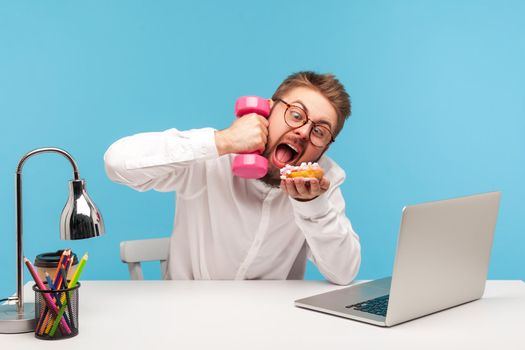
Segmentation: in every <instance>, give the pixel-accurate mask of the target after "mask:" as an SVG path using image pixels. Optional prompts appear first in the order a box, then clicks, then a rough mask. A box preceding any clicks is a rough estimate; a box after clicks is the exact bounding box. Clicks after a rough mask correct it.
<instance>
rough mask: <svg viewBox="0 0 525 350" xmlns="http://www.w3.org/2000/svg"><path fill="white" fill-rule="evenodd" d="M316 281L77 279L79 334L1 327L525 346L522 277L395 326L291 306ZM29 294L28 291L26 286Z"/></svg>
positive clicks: (235, 339) (19, 343)
mask: <svg viewBox="0 0 525 350" xmlns="http://www.w3.org/2000/svg"><path fill="white" fill-rule="evenodd" d="M336 288H340V287H338V286H334V285H331V284H328V283H326V282H321V281H242V282H234V281H83V282H82V287H81V288H80V311H79V320H80V322H79V335H78V336H76V337H74V338H71V339H67V340H60V341H44V340H39V339H36V338H34V333H25V334H15V335H10V334H0V349H2V350H4V349H5V350H8V349H9V350H14V349H24V350H27V349H53V350H57V349H68V350H71V349H73V350H81V349H87V350H98V349H113V350H117V349H148V350H153V349H174V350H175V349H176V350H182V349H228V350H229V349H243V350H251V349H301V350H302V349H317V350H320V349H330V350H331V349H345V350H349V349H355V350H361V349H418V350H420V349H491V350H497V349H506V350H507V349H525V337H524V336H523V334H524V333H525V321H524V320H525V317H524V316H525V283H524V282H523V281H489V282H488V283H487V287H486V290H485V295H484V297H483V298H482V299H481V300H478V301H475V302H472V303H468V304H465V305H462V306H459V307H456V308H453V309H450V310H447V311H444V312H440V313H437V314H434V315H430V316H427V317H424V318H421V319H418V320H415V321H411V322H408V323H404V324H401V325H398V326H395V327H393V328H381V327H376V326H372V325H368V324H364V323H359V322H355V321H351V320H347V319H344V318H339V317H334V316H329V315H325V314H321V313H317V312H313V311H309V310H304V309H300V308H296V307H294V305H293V301H294V300H295V299H299V298H302V297H305V296H309V295H312V294H316V293H321V292H325V291H329V290H334V289H336ZM25 293H26V294H25V295H26V296H27V298H28V300H30V299H32V298H33V292H32V291H31V289H30V284H29V283H28V284H26V285H25Z"/></svg>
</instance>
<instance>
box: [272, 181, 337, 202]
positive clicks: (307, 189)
mask: <svg viewBox="0 0 525 350" xmlns="http://www.w3.org/2000/svg"><path fill="white" fill-rule="evenodd" d="M329 187H330V180H328V179H327V178H326V177H324V176H323V178H322V179H321V180H318V179H316V178H304V177H296V178H293V179H284V180H281V189H282V190H283V191H284V192H286V193H288V195H289V196H290V197H292V198H293V199H296V200H298V201H302V202H306V201H310V200H312V199H314V198H317V197H318V196H320V195H321V194H323V193H325V192H326V190H328V188H329Z"/></svg>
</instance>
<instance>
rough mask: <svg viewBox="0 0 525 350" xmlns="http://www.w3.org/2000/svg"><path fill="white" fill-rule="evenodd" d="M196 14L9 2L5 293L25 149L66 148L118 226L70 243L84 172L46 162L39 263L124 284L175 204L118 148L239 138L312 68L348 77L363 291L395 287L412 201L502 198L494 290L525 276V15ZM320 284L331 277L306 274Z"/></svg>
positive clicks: (361, 6) (55, 159) (34, 190)
mask: <svg viewBox="0 0 525 350" xmlns="http://www.w3.org/2000/svg"><path fill="white" fill-rule="evenodd" d="M189 3H190V2H181V3H177V2H174V1H155V2H151V1H106V0H104V1H82V2H80V1H8V0H5V1H2V2H0V118H1V121H2V124H1V125H2V127H1V128H2V135H1V138H0V142H1V144H0V152H1V153H0V160H1V161H0V164H1V171H0V193H1V196H0V222H1V225H0V227H1V231H0V237H1V242H2V243H1V244H0V260H1V265H0V266H1V268H0V297H2V296H4V295H8V294H10V293H13V292H14V281H15V234H14V232H15V226H14V186H13V184H14V172H15V168H16V165H17V162H18V160H19V159H20V157H21V156H22V155H23V154H24V153H25V152H27V151H29V150H31V149H33V148H37V147H42V146H57V147H63V148H65V149H67V150H68V151H69V152H70V153H71V154H72V155H73V156H74V157H75V159H76V160H77V162H78V164H79V168H80V174H81V176H82V177H84V178H85V179H86V180H87V184H88V189H89V192H90V194H91V196H92V198H93V199H94V200H95V202H96V203H97V204H98V205H99V207H100V208H101V210H102V212H103V214H104V218H105V221H106V226H107V235H106V236H104V237H101V238H99V239H96V240H88V241H75V242H73V241H70V242H64V241H60V240H59V238H58V218H59V215H60V212H61V210H62V207H63V205H64V203H65V199H66V195H67V186H66V185H67V180H69V179H70V178H71V171H70V168H69V165H68V164H67V162H66V161H65V160H64V159H63V158H61V157H60V156H57V155H42V156H40V157H36V158H33V159H31V160H30V161H28V162H27V163H26V166H25V168H24V181H25V186H24V191H25V192H24V200H25V203H24V208H25V211H24V214H25V220H24V224H25V239H24V242H25V254H26V255H27V256H29V257H30V258H34V256H35V255H36V254H38V253H40V252H43V251H49V250H54V249H57V248H62V247H72V248H73V249H74V250H76V251H77V253H79V254H82V253H83V252H84V251H86V250H87V251H89V253H90V261H89V265H88V267H87V268H86V270H85V275H84V276H83V277H84V278H85V279H126V278H127V276H128V275H127V269H126V267H125V266H124V264H122V263H121V262H120V261H119V242H120V241H121V240H126V239H140V238H147V237H158V236H167V235H169V233H170V231H171V226H172V218H173V210H174V203H173V194H169V193H168V194H165V193H156V192H148V193H138V192H134V191H133V190H131V189H128V188H125V187H123V186H119V185H116V184H114V183H111V182H110V181H109V180H108V179H107V178H106V176H105V173H104V168H103V162H102V155H103V153H104V151H105V150H106V148H107V147H108V146H109V145H110V144H111V143H112V142H113V141H115V140H116V139H118V138H120V137H123V136H125V135H129V134H133V133H137V132H141V131H157V130H159V131H160V130H164V129H167V128H171V127H177V128H179V129H189V128H196V127H204V126H212V127H215V128H224V127H226V126H228V125H229V123H230V122H231V121H232V120H233V112H232V110H233V104H234V101H235V99H236V98H237V96H239V95H246V94H257V95H262V96H271V94H272V92H273V90H274V89H275V88H276V86H277V85H278V83H279V82H280V81H281V80H282V79H283V78H284V77H285V76H287V75H288V74H290V73H292V72H295V71H298V70H303V69H310V70H318V71H321V72H334V73H336V74H337V75H338V76H339V78H340V80H341V81H342V82H343V83H344V84H345V85H346V86H347V88H348V90H349V92H350V94H351V96H352V101H353V116H352V117H351V119H350V121H349V122H348V124H347V126H346V127H345V129H344V131H343V132H342V134H341V135H340V137H339V139H338V140H337V142H336V143H335V144H334V145H333V147H332V149H331V150H330V151H329V154H330V155H331V156H332V157H333V158H335V159H336V160H337V161H338V162H339V163H340V164H341V165H342V166H343V167H344V168H345V169H346V170H347V175H348V178H347V182H346V183H345V184H344V186H343V192H344V195H345V197H346V199H347V213H348V215H349V217H350V218H351V220H352V222H353V225H354V228H355V230H356V231H357V232H358V234H359V235H360V237H361V242H362V247H363V263H362V268H361V272H360V274H359V276H358V278H360V279H369V278H376V277H381V276H385V275H388V274H390V271H391V266H392V261H393V258H394V251H395V246H396V236H397V232H398V228H399V219H400V212H401V208H402V207H403V205H405V204H413V203H417V202H421V201H428V200H434V199H442V198H448V197H455V196H459V195H465V194H471V193H477V192H484V191H491V190H501V191H503V197H502V204H501V209H500V216H499V222H498V225H497V231H496V236H495V243H494V248H493V254H492V261H491V267H490V274H489V277H490V278H492V279H525V271H524V266H525V258H524V254H523V253H524V251H525V249H524V246H525V235H523V233H524V232H523V227H524V226H525V225H524V224H525V222H524V217H525V215H524V210H523V198H525V186H524V185H523V180H524V178H525V165H524V158H525V156H524V150H525V137H524V132H525V64H524V62H525V40H524V37H525V21H524V20H523V13H525V2H523V1H518V0H516V1H495V0H494V1H461V2H457V1H443V0H441V1H389V0H385V1H340V2H333V1H324V2H323V5H322V6H321V5H319V2H318V1H304V0H302V1H292V2H282V1H264V2H262V1H259V2H256V3H254V4H251V5H246V1H235V2H234V1H232V2H229V3H231V4H233V5H231V6H228V5H226V4H223V3H222V2H215V1H206V2H204V1H199V2H192V3H193V4H192V5H190V4H189ZM147 270H148V271H147V272H148V273H150V278H156V277H157V275H158V273H157V274H155V268H154V267H153V266H148V268H147ZM308 278H313V279H316V278H321V276H320V274H319V273H318V272H317V270H316V269H315V267H313V266H309V270H308ZM26 280H28V276H27V273H26Z"/></svg>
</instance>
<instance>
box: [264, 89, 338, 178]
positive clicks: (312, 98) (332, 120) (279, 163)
mask: <svg viewBox="0 0 525 350" xmlns="http://www.w3.org/2000/svg"><path fill="white" fill-rule="evenodd" d="M281 98H282V100H284V101H285V102H287V103H288V104H291V105H295V106H298V107H301V108H302V109H304V110H305V111H306V112H307V113H308V119H309V120H310V121H311V122H310V121H309V122H308V123H306V124H305V125H303V126H301V127H299V128H295V129H294V128H292V127H290V126H288V124H286V122H285V120H284V113H285V111H286V108H287V106H286V105H285V104H284V103H282V102H278V101H273V103H272V113H271V114H270V116H269V117H268V121H269V127H268V143H267V145H266V150H265V151H264V154H263V155H264V156H265V157H266V158H267V159H268V174H267V175H266V176H265V177H263V178H262V179H261V181H263V182H265V183H267V184H269V185H272V186H279V183H280V179H279V178H280V173H279V170H280V169H281V168H282V167H284V166H285V165H286V164H292V165H298V164H301V163H302V162H316V161H317V160H318V159H319V158H320V157H321V155H322V154H323V153H324V152H325V151H326V150H327V148H328V146H326V147H322V148H319V147H316V146H314V145H313V144H312V143H311V142H310V130H311V129H312V122H314V123H322V124H321V125H323V126H326V127H327V128H328V129H329V130H330V131H331V132H332V134H333V133H334V131H335V128H336V125H337V113H336V111H335V109H334V107H332V105H331V104H330V102H329V101H328V100H327V99H326V98H325V97H324V96H323V95H322V94H321V93H319V92H317V91H316V90H313V89H310V88H306V87H297V88H294V89H292V90H290V91H288V92H287V93H286V94H285V95H284V96H282V97H281Z"/></svg>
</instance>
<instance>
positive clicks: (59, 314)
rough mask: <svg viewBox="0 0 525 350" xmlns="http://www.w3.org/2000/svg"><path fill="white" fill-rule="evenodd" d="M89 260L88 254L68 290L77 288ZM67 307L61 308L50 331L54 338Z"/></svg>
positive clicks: (83, 258)
mask: <svg viewBox="0 0 525 350" xmlns="http://www.w3.org/2000/svg"><path fill="white" fill-rule="evenodd" d="M87 259H88V254H87V253H86V254H84V256H83V257H82V259H81V260H80V263H79V264H78V267H77V270H76V271H75V274H74V275H73V279H72V280H71V281H69V284H68V288H73V287H75V286H76V285H77V282H78V279H79V278H80V275H81V274H82V270H83V269H84V266H85V265H86V262H87ZM64 303H65V300H64ZM65 307H66V305H62V307H61V308H60V310H59V312H58V314H57V317H56V318H55V321H54V323H53V327H52V328H51V330H50V331H49V335H50V336H54V335H55V332H56V329H57V327H58V325H59V323H60V322H62V319H63V318H62V315H63V314H64V311H65V309H66V308H65ZM68 334H69V333H68Z"/></svg>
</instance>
